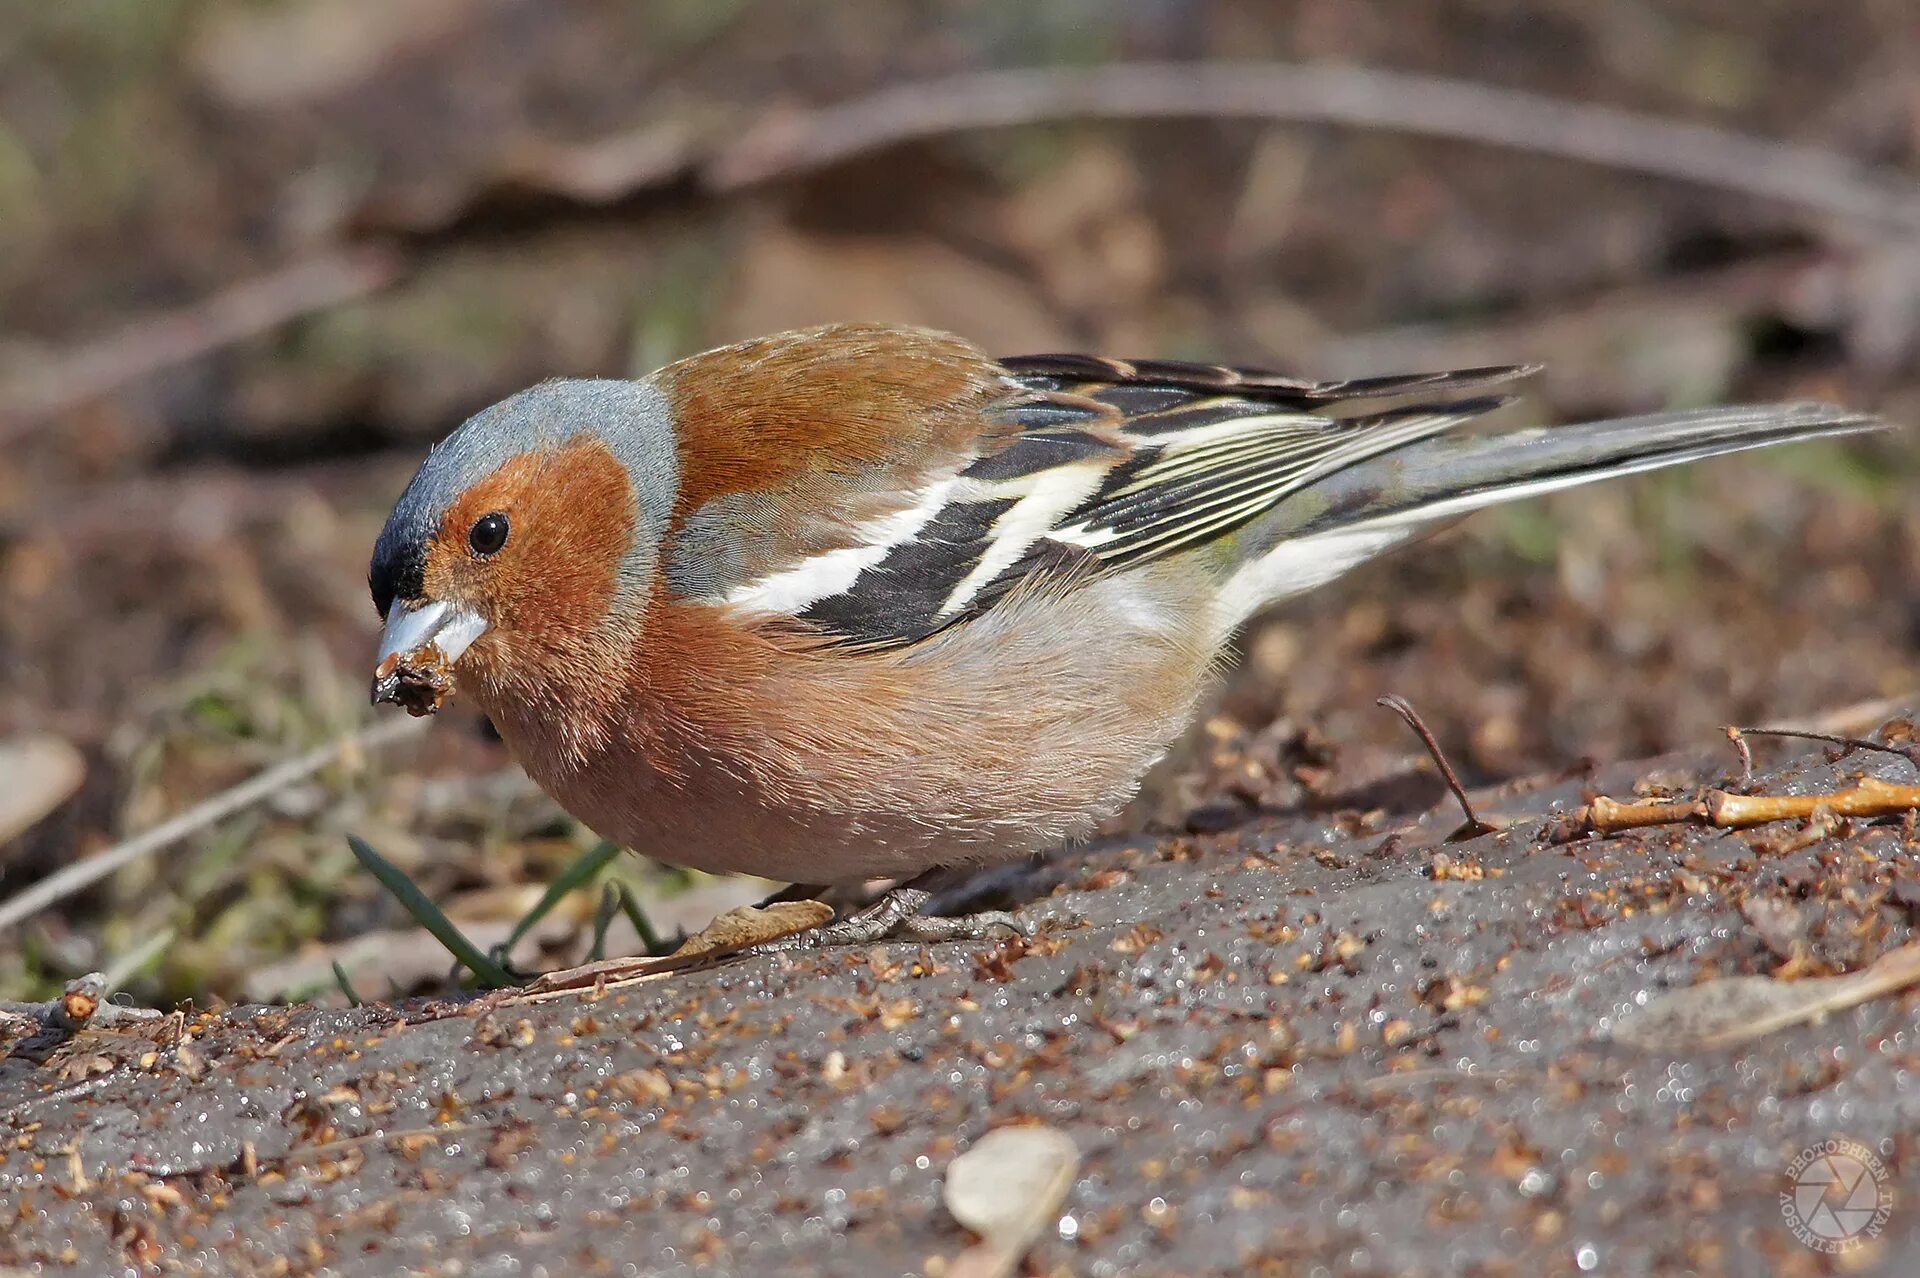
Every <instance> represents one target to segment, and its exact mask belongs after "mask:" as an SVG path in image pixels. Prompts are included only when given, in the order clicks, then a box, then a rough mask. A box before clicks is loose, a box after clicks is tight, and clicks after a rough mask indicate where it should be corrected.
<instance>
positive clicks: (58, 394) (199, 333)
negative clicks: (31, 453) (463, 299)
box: [0, 245, 401, 442]
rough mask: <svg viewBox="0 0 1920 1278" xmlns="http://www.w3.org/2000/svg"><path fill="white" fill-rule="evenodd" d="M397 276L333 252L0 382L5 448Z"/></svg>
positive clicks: (385, 256) (357, 252) (370, 249)
mask: <svg viewBox="0 0 1920 1278" xmlns="http://www.w3.org/2000/svg"><path fill="white" fill-rule="evenodd" d="M400 271H401V259H400V257H399V255H398V254H397V253H395V252H394V251H393V250H391V249H388V248H385V247H382V246H379V245H361V246H358V247H350V248H336V249H330V250H327V251H325V252H322V253H319V254H317V255H315V256H313V257H309V258H306V259H304V260H302V261H298V262H294V263H292V264H291V265H289V266H283V267H280V268H278V269H276V270H273V271H269V272H268V273H266V274H265V275H260V276H256V277H255V278H253V279H250V280H246V281H244V282H242V283H239V284H235V285H233V286H232V287H230V288H227V289H224V290H222V291H221V292H218V293H215V294H213V295H212V296H210V297H206V298H202V299H200V300H199V301H196V302H192V303H189V304H188V305H186V306H182V307H180V308H179V309H177V310H172V311H166V312H163V313H161V314H158V315H150V316H145V317H143V318H141V319H137V320H134V321H132V322H130V323H128V324H127V325H125V326H124V327H122V328H121V329H119V330H118V331H117V332H113V333H108V334H107V335H106V336H104V337H100V338H96V339H95V340H93V341H89V342H85V343H82V344H81V345H79V346H77V347H75V348H74V349H72V350H70V351H67V352H65V353H63V354H59V355H55V356H53V357H51V358H49V359H47V360H45V361H43V362H41V363H40V364H39V366H38V367H36V368H32V369H29V370H27V371H26V372H23V373H20V374H17V375H15V376H12V377H9V378H8V379H7V380H6V382H4V383H0V442H4V441H5V440H6V439H8V438H9V437H11V436H13V435H17V434H19V433H20V432H21V431H23V430H25V429H26V428H27V427H28V426H31V425H33V424H34V423H36V422H39V421H41V420H43V419H45V418H48V417H52V416H54V415H56V414H58V413H61V412H64V411H65V410H67V409H69V408H72V407H74V406H75V405H77V404H82V403H85V402H86V401H87V400H90V399H95V398H98V397H99V396H102V395H106V394H109V393H111V392H113V391H116V390H118V389H120V388H121V387H122V386H125V385H127V384H128V383H129V382H132V381H134V380H136V379H138V378H141V377H145V376H147V375H149V374H151V373H155V372H158V371H160V370H161V369H164V368H172V367H174V366H176V365H180V364H184V363H187V362H189V361H191V360H195V359H199V358H201V357H202V356H205V355H210V354H212V353H213V352H215V351H218V350H222V349H224V348H226V347H228V346H232V345H233V344H235V343H236V342H241V341H244V340H246V339H247V338H249V337H257V336H259V335H260V334H262V333H265V332H269V331H270V330H272V329H275V328H278V327H280V326H281V325H282V324H285V323H288V322H290V321H292V320H296V319H299V318H301V317H302V316H305V315H311V314H314V313H315V312H318V311H325V310H331V309H332V308H333V307H336V306H339V305H341V304H343V303H345V302H350V301H354V300H356V299H358V298H361V297H365V296H367V295H368V294H370V293H374V292H377V291H378V290H380V289H382V288H385V287H386V286H387V285H388V284H390V283H392V282H393V281H394V280H396V279H398V278H399V276H400Z"/></svg>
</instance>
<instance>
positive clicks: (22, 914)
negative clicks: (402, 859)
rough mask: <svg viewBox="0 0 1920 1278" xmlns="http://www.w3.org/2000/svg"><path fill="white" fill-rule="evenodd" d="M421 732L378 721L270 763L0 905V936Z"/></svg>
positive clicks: (410, 724) (402, 721)
mask: <svg viewBox="0 0 1920 1278" xmlns="http://www.w3.org/2000/svg"><path fill="white" fill-rule="evenodd" d="M420 730H421V724H420V722H419V721H416V720H413V719H406V718H402V717H399V716H393V717H390V718H385V719H381V720H379V721H377V722H375V723H373V724H370V725H368V726H367V727H364V728H362V729H360V730H359V731H358V732H352V733H349V734H348V735H346V736H344V737H341V738H339V739H338V740H336V741H331V742H329V743H327V744H326V745H323V746H319V747H316V748H315V749H312V750H309V751H307V752H306V753H305V754H303V755H301V756H300V757H299V758H297V759H289V760H287V761H286V762H285V763H279V764H275V765H274V766H273V767H271V768H268V769H267V770H266V771H264V772H260V773H256V774H255V775H253V776H251V777H249V778H248V779H247V780H245V781H242V782H241V783H240V784H239V785H236V786H234V787H233V788H231V789H229V790H224V791H222V792H221V793H219V794H216V795H214V796H213V797H212V798H210V799H207V800H205V801H204V802H202V803H198V804H195V805H194V806H193V807H191V808H188V809H187V810H186V811H185V812H182V813H180V814H179V815H178V816H176V817H174V818H172V819H171V820H168V821H162V822H161V823H160V824H159V825H156V826H154V827H153V828H152V829H151V830H148V831H146V832H145V833H143V834H136V835H135V836H133V837H132V838H130V839H127V840H126V841H124V842H122V843H119V844H117V845H115V846H114V847H111V848H108V849H107V850H106V851H105V852H100V853H97V854H96V855H94V856H90V857H88V858H87V859H86V860H84V861H78V862H75V863H74V864H72V865H69V866H67V867H66V868H65V869H63V870H60V871H58V872H56V873H54V874H50V875H48V876H47V877H46V878H44V879H42V880H40V881H39V882H38V883H35V884H34V885H33V886H31V887H29V888H27V889H26V891H24V892H21V893H20V894H19V895H18V896H15V897H14V898H12V899H11V900H8V901H4V902H0V932H3V931H5V930H6V929H7V928H10V927H12V926H13V925H15V924H16V923H18V922H20V920H22V919H24V918H27V917H29V916H31V915H33V914H36V913H38V912H39V911H41V910H44V909H46V908H47V907H48V906H49V905H52V904H53V903H54V902H55V901H59V900H64V899H65V898H67V897H69V896H72V895H73V894H74V893H75V892H78V891H81V890H82V889H84V888H87V887H90V886H92V885H93V884H95V883H98V882H99V881H100V880H101V879H104V878H106V877H107V876H108V875H110V874H112V873H114V872H115V871H117V870H119V869H120V868H121V867H122V866H125V865H129V864H131V863H133V862H134V861H137V860H139V859H140V858H141V857H143V856H146V855H148V854H149V853H152V852H158V851H159V850H160V849H161V848H164V847H167V846H168V845H169V844H173V843H178V842H179V841H180V840H181V839H184V838H186V837H187V836H188V835H190V834H194V833H196V832H198V831H200V830H203V829H205V828H206V827H208V826H210V825H212V824H214V823H215V822H217V821H221V820H224V819H225V818H227V817H229V816H232V815H233V814H234V813H236V812H239V811H241V810H242V809H244V808H249V807H251V806H253V805H254V804H256V803H259V802H260V801H261V800H263V799H265V798H268V797H269V796H271V795H273V794H276V793H278V792H279V791H281V790H284V789H286V788H287V787H288V786H290V785H293V784H295V783H296V782H299V781H303V780H305V779H306V778H307V777H309V776H312V775H313V774H314V773H316V772H318V771H320V769H322V768H324V767H326V766H327V765H328V764H330V763H332V762H333V761H334V760H335V759H337V758H339V757H340V756H341V755H343V754H346V753H348V752H350V751H354V750H373V749H378V748H379V747H381V746H385V745H390V744H392V743H393V742H395V741H399V740H401V739H403V738H405V737H408V736H411V735H413V734H415V733H417V732H419V731H420Z"/></svg>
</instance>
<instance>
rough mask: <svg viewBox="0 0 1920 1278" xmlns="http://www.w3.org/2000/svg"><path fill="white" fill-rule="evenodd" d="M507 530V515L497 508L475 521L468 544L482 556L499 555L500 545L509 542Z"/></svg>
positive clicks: (475, 552)
mask: <svg viewBox="0 0 1920 1278" xmlns="http://www.w3.org/2000/svg"><path fill="white" fill-rule="evenodd" d="M507 532H508V528H507V517H506V516H505V515H503V514H501V513H500V512H499V511H497V510H496V511H494V512H493V513H492V514H490V515H482V516H480V518H478V519H476V520H474V521H473V528H472V529H471V530H469V531H468V533H467V545H468V546H470V547H471V548H472V549H473V553H474V554H476V555H479V556H480V557H481V558H485V557H486V556H488V555H497V554H499V553H500V547H502V546H504V545H506V544H507Z"/></svg>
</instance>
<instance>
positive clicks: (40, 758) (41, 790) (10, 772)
mask: <svg viewBox="0 0 1920 1278" xmlns="http://www.w3.org/2000/svg"><path fill="white" fill-rule="evenodd" d="M86 772H87V765H86V761H85V760H84V759H82V758H81V757H80V752H79V751H78V750H76V749H74V748H73V746H71V745H69V744H68V743H67V742H65V741H63V740H61V739H60V738H59V737H49V736H20V737H12V738H9V739H8V740H6V741H0V777H5V778H6V779H7V780H6V784H5V785H4V786H0V843H5V842H7V841H8V840H9V839H12V838H13V837H14V836H16V835H19V834H24V833H26V831H27V830H28V829H30V828H32V826H33V825H34V824H35V823H36V822H38V821H39V820H40V819H41V818H43V817H45V816H46V815H47V814H48V813H50V812H52V811H53V810H54V809H55V808H57V807H59V806H60V805H61V804H62V803H65V802H66V801H67V800H68V799H70V798H72V797H73V793H74V791H76V790H78V789H79V788H80V781H81V779H82V778H83V777H85V776H86Z"/></svg>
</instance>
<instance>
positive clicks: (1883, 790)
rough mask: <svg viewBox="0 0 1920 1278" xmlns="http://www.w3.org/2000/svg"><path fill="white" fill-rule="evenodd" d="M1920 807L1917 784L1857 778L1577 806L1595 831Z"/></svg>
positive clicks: (1740, 824) (1731, 824) (1739, 825)
mask: <svg viewBox="0 0 1920 1278" xmlns="http://www.w3.org/2000/svg"><path fill="white" fill-rule="evenodd" d="M1914 809H1920V785H1894V784H1893V783H1891V782H1888V781H1882V780H1880V778H1878V777H1861V778H1860V779H1859V780H1858V781H1856V782H1854V783H1853V784H1852V785H1851V786H1848V787H1847V788H1846V789H1844V790H1828V791H1824V792H1822V793H1819V794H1729V793H1727V791H1725V790H1708V791H1707V792H1706V793H1705V794H1703V795H1701V796H1700V797H1699V798H1698V799H1695V800H1691V801H1683V802H1675V803H1620V802H1618V801H1616V800H1613V799H1609V798H1605V797H1601V798H1597V799H1595V800H1594V801H1593V802H1592V803H1589V804H1588V805H1587V806H1586V807H1585V808H1584V809H1582V811H1581V814H1580V816H1581V819H1580V821H1579V822H1578V824H1579V825H1580V826H1581V827H1583V828H1585V829H1587V830H1591V831H1593V832H1595V833H1599V834H1614V833H1618V832H1619V831H1621V830H1637V829H1640V828H1642V827H1645V826H1650V825H1677V824H1679V823H1681V822H1684V821H1703V822H1705V823H1706V824H1708V825H1712V826H1717V827H1719V828H1720V829H1723V830H1737V829H1743V828H1745V827H1747V826H1750V825H1766V824H1767V823H1768V822H1771V821H1800V820H1806V819H1808V818H1811V817H1815V816H1818V815H1820V814H1821V813H1828V814H1830V815H1832V816H1845V817H1883V816H1895V815H1897V814H1899V813H1902V812H1908V811H1912V810H1914Z"/></svg>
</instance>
